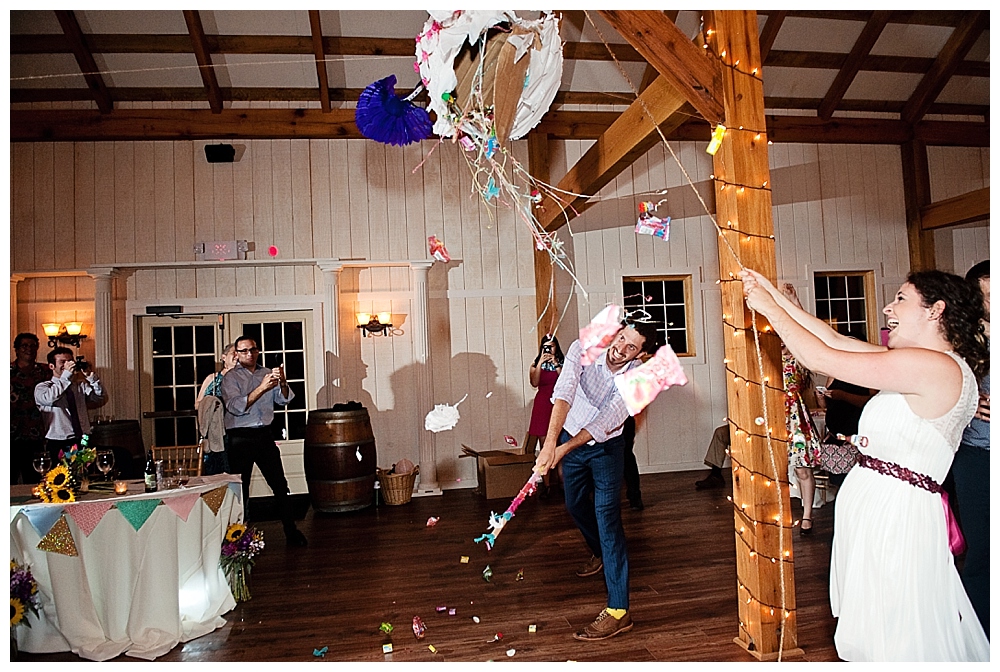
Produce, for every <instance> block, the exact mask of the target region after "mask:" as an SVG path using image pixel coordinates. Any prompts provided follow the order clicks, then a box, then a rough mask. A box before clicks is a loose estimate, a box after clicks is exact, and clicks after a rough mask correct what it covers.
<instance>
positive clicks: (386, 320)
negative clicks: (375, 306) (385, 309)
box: [378, 313, 392, 324]
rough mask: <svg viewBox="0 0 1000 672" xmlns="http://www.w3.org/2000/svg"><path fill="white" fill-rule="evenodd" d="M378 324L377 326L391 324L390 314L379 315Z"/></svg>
mask: <svg viewBox="0 0 1000 672" xmlns="http://www.w3.org/2000/svg"><path fill="white" fill-rule="evenodd" d="M378 322H379V324H389V323H390V322H392V313H379V314H378Z"/></svg>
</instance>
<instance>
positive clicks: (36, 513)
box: [21, 505, 65, 537]
mask: <svg viewBox="0 0 1000 672" xmlns="http://www.w3.org/2000/svg"><path fill="white" fill-rule="evenodd" d="M64 508H65V507H63V506H59V505H55V506H53V505H47V506H28V507H25V508H23V509H21V513H23V514H24V517H25V518H27V519H28V522H29V523H31V526H32V527H33V528H35V532H37V533H38V536H39V537H44V536H45V535H46V534H48V533H49V530H51V529H52V526H53V525H55V524H56V521H57V520H59V516H61V515H62V514H63V509H64Z"/></svg>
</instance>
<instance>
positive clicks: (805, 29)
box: [757, 12, 868, 65]
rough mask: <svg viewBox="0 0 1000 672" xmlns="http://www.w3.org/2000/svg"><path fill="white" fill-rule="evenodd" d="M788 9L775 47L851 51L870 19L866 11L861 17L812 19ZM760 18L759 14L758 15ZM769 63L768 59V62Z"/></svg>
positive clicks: (830, 51) (837, 52) (801, 49)
mask: <svg viewBox="0 0 1000 672" xmlns="http://www.w3.org/2000/svg"><path fill="white" fill-rule="evenodd" d="M795 14H796V13H795V12H788V14H787V15H786V16H785V19H784V21H782V22H781V31H780V32H779V33H778V36H777V37H776V38H775V40H774V44H773V45H772V49H775V50H779V51H825V52H829V53H834V54H847V53H850V51H851V47H853V46H854V43H855V42H857V40H858V36H859V35H860V34H861V31H862V30H864V27H865V22H867V21H868V16H867V13H865V14H866V15H865V17H864V18H863V19H862V20H860V21H853V20H842V19H822V20H821V19H812V18H803V17H800V16H795ZM757 20H758V22H759V21H760V18H759V17H758V19H757ZM765 65H766V63H765Z"/></svg>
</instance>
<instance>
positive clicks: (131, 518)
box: [117, 499, 162, 532]
mask: <svg viewBox="0 0 1000 672" xmlns="http://www.w3.org/2000/svg"><path fill="white" fill-rule="evenodd" d="M161 501H162V500H159V499H134V500H131V501H121V502H118V504H117V506H118V510H119V511H120V512H121V514H122V515H123V516H125V520H127V521H128V522H129V525H131V526H132V527H133V528H135V531H136V532H138V531H139V530H140V529H141V528H142V526H143V525H145V524H146V521H147V520H148V519H149V517H150V516H151V515H153V511H155V510H156V507H158V506H159V505H160V502H161Z"/></svg>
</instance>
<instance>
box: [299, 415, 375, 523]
mask: <svg viewBox="0 0 1000 672" xmlns="http://www.w3.org/2000/svg"><path fill="white" fill-rule="evenodd" d="M303 461H304V462H305V471H306V483H307V485H308V486H309V498H310V500H311V501H312V505H313V508H314V509H316V510H317V511H322V512H324V513H341V512H344V511H357V510H358V509H363V508H365V507H366V506H370V505H371V503H372V497H373V495H374V492H375V470H376V462H377V460H376V455H375V435H374V434H372V423H371V419H370V418H369V417H368V409H366V408H361V409H360V410H349V411H334V410H332V409H319V410H315V411H310V412H309V419H308V420H307V422H306V440H305V447H304V453H303Z"/></svg>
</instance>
